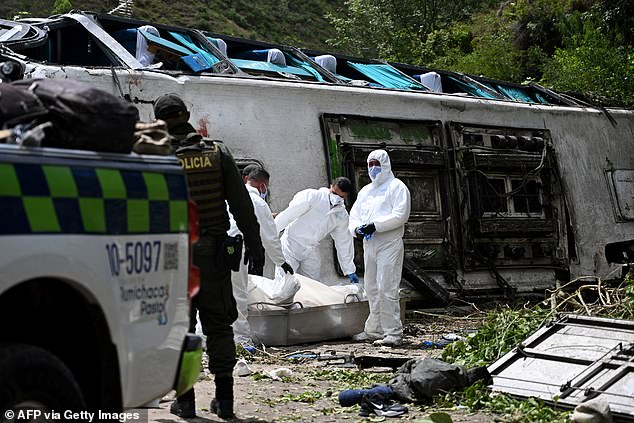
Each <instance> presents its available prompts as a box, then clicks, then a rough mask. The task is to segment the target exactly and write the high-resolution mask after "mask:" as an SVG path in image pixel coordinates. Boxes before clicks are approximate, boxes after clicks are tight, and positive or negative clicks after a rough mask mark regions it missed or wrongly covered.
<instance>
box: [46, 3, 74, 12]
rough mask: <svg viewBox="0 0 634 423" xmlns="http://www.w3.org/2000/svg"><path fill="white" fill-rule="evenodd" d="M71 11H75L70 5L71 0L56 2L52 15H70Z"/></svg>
mask: <svg viewBox="0 0 634 423" xmlns="http://www.w3.org/2000/svg"><path fill="white" fill-rule="evenodd" d="M71 10H73V5H72V4H71V3H70V0H55V4H54V5H53V11H52V12H51V14H52V15H59V14H62V13H68V12H70V11H71Z"/></svg>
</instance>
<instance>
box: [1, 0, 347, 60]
mask: <svg viewBox="0 0 634 423" xmlns="http://www.w3.org/2000/svg"><path fill="white" fill-rule="evenodd" d="M66 2H67V3H70V4H71V7H72V8H73V9H79V10H90V11H93V12H102V13H107V12H108V11H110V10H112V9H113V8H114V7H116V6H117V4H118V3H119V2H118V1H116V0H104V1H99V0H66ZM55 3H58V5H59V4H60V3H61V2H60V1H59V0H58V1H57V2H56V1H55V0H31V1H28V2H26V1H23V0H2V1H1V2H0V17H1V18H5V19H11V18H13V16H15V15H17V14H18V13H20V12H28V13H29V16H34V17H44V16H49V15H50V14H51V13H52V11H53V10H54V8H55ZM339 5H341V2H340V1H337V0H292V1H291V0H281V1H279V0H278V1H271V0H261V1H250V0H197V1H193V0H179V1H173V0H135V1H134V15H133V16H132V17H133V18H136V19H141V20H147V21H152V22H159V23H165V24H171V25H180V26H188V27H193V28H198V29H204V30H208V31H212V32H216V33H221V34H227V35H234V36H238V37H243V38H249V39H253V40H260V41H268V42H273V43H281V44H288V45H294V46H296V47H304V48H312V49H326V48H327V44H326V40H328V39H330V38H332V37H334V36H335V35H336V31H335V27H334V26H333V24H332V23H331V22H330V21H329V20H328V19H327V18H326V15H327V14H330V13H335V12H336V8H337V7H338V6H339Z"/></svg>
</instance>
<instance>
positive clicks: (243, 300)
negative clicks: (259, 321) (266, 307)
mask: <svg viewBox="0 0 634 423" xmlns="http://www.w3.org/2000/svg"><path fill="white" fill-rule="evenodd" d="M246 188H247V191H248V192H249V197H251V202H252V203H253V211H255V217H256V218H257V220H258V223H259V224H260V238H262V246H263V247H264V250H265V251H266V254H267V255H268V256H269V257H270V259H271V261H273V263H275V265H276V266H281V265H282V264H283V263H284V261H285V259H284V254H283V253H282V245H281V244H280V239H279V236H278V232H277V228H276V227H275V221H274V220H273V216H272V215H271V209H270V208H269V205H268V204H267V203H266V201H264V200H263V199H262V198H261V197H260V192H259V191H258V189H257V188H255V187H252V186H251V185H248V184H247V185H246ZM229 222H230V223H231V228H230V229H229V231H228V232H227V233H228V235H229V236H236V235H237V234H239V233H240V230H239V229H238V226H237V225H236V221H235V220H234V219H233V216H232V215H231V213H229ZM243 254H244V251H243ZM243 258H244V256H243ZM231 283H232V285H233V296H234V298H235V299H236V305H237V308H238V318H237V319H236V321H235V322H233V325H232V326H233V340H234V342H235V343H236V344H245V345H252V343H253V341H252V339H251V327H250V326H249V322H248V321H247V315H248V305H249V304H248V297H249V291H248V283H249V274H248V266H247V265H246V264H244V260H240V269H239V270H238V271H237V272H231Z"/></svg>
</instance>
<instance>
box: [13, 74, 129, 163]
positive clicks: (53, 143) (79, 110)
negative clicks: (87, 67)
mask: <svg viewBox="0 0 634 423" xmlns="http://www.w3.org/2000/svg"><path fill="white" fill-rule="evenodd" d="M12 84H13V85H15V86H16V87H18V88H21V89H24V90H28V91H30V92H32V93H33V94H35V95H36V96H37V97H38V98H39V99H40V101H41V102H42V103H43V104H44V106H45V107H46V108H47V109H48V112H49V118H50V120H51V122H52V123H53V126H54V130H53V136H52V137H48V138H47V139H46V140H45V142H44V144H43V146H44V147H57V148H73V149H80V150H93V151H102V152H110V153H129V152H130V151H132V145H133V144H134V125H135V123H136V122H137V120H138V116H139V112H138V110H137V109H136V107H134V105H133V104H131V103H129V102H127V101H125V100H123V99H121V98H119V97H117V96H115V95H112V94H110V93H108V92H106V91H103V90H100V89H98V88H94V87H93V86H91V85H89V84H85V83H81V82H77V81H71V80H68V79H61V80H57V79H37V80H28V79H25V80H21V81H16V82H14V83H12Z"/></svg>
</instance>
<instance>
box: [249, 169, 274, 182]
mask: <svg viewBox="0 0 634 423" xmlns="http://www.w3.org/2000/svg"><path fill="white" fill-rule="evenodd" d="M269 179H271V175H270V174H269V172H267V171H266V170H264V169H262V168H261V167H258V168H256V169H253V170H252V171H251V172H249V176H247V180H248V181H255V182H264V181H267V180H269Z"/></svg>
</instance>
